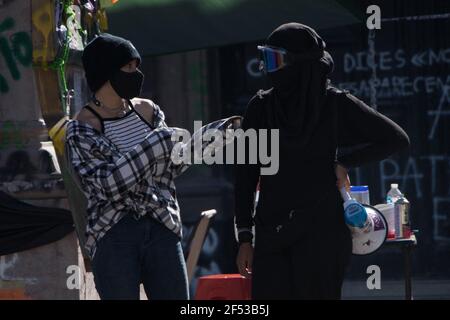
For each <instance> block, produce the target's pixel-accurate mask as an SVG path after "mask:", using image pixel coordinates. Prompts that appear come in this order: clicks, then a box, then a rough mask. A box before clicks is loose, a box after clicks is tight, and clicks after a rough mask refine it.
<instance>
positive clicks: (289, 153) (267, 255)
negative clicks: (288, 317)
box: [235, 23, 409, 299]
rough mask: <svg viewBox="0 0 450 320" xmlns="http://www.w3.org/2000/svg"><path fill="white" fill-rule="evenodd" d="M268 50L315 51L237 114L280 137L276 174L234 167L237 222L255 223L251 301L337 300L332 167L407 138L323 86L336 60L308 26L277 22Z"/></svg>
mask: <svg viewBox="0 0 450 320" xmlns="http://www.w3.org/2000/svg"><path fill="white" fill-rule="evenodd" d="M266 45H270V46H272V47H280V48H284V49H286V50H287V51H289V52H293V53H301V54H303V53H311V52H313V53H315V52H317V51H319V52H321V53H322V54H321V57H320V58H314V59H302V60H300V61H297V62H296V63H295V64H294V65H289V66H287V67H285V68H283V69H281V70H278V71H276V72H273V73H269V74H268V76H269V78H270V80H271V82H272V84H273V88H272V89H270V90H268V91H265V92H262V91H260V92H259V93H258V94H257V95H255V96H254V97H253V98H252V99H251V100H250V102H249V104H248V107H247V110H246V113H245V115H244V120H243V123H242V128H243V129H244V130H246V129H249V128H253V129H279V134H280V139H279V170H278V172H277V173H276V174H274V175H262V176H260V168H261V166H262V165H260V164H246V165H237V166H236V184H235V199H236V210H235V214H236V225H237V227H238V229H241V228H242V229H248V228H251V227H252V226H253V225H255V253H254V261H253V275H252V282H253V286H252V288H253V298H254V299H338V298H340V295H341V286H342V281H343V277H344V271H345V268H346V266H347V264H348V262H349V258H350V255H351V246H352V244H351V236H350V232H349V229H348V228H347V226H346V225H345V222H344V212H343V206H342V199H341V196H340V194H339V191H338V189H337V187H336V175H335V164H336V163H337V162H339V163H340V164H342V165H343V166H345V167H347V168H350V167H356V166H360V165H362V164H365V163H368V162H372V161H379V160H381V159H384V158H386V157H388V156H390V155H391V154H393V153H394V152H396V151H398V150H400V149H403V148H404V147H406V146H408V145H409V138H408V136H407V135H406V133H405V132H404V131H403V130H402V129H401V128H400V127H399V126H398V125H397V124H395V123H394V122H393V121H391V120H390V119H388V118H387V117H385V116H384V115H382V114H380V113H378V112H377V111H375V110H373V109H372V108H370V107H369V106H367V105H366V104H365V103H364V102H362V101H361V100H359V99H357V98H356V97H354V96H352V95H351V94H349V93H347V92H343V91H340V90H338V89H336V88H333V87H332V86H330V85H329V84H328V80H327V75H328V74H329V73H330V72H331V71H332V69H333V60H332V58H331V56H330V54H329V53H328V52H326V51H325V50H324V48H325V43H324V42H323V41H322V39H321V38H320V37H319V35H318V34H317V33H316V32H315V31H314V30H313V29H311V28H309V27H307V26H305V25H302V24H298V23H289V24H285V25H282V26H281V27H279V28H278V29H276V30H275V31H274V32H273V33H272V34H271V35H270V36H269V37H268V38H267V40H266ZM313 56H314V54H313ZM349 147H350V148H349ZM344 149H347V152H345V153H344V152H342V150H344ZM268 150H270V144H269V149H268ZM258 181H260V195H259V201H258V206H257V208H256V212H255V216H254V217H252V211H253V205H254V193H255V189H256V186H257V183H258ZM239 238H240V242H248V241H250V240H251V235H249V233H248V232H247V233H246V232H240V233H239Z"/></svg>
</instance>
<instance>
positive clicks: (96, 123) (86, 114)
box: [73, 108, 102, 132]
mask: <svg viewBox="0 0 450 320" xmlns="http://www.w3.org/2000/svg"><path fill="white" fill-rule="evenodd" d="M73 119H74V120H77V121H80V122H85V123H87V124H89V125H91V126H92V127H94V128H95V129H97V130H98V131H100V132H101V130H102V125H101V123H100V120H99V119H98V118H97V117H96V116H95V115H94V114H93V113H92V112H91V111H89V110H88V109H87V108H82V109H81V110H80V111H79V112H78V113H76V114H75V116H74V117H73Z"/></svg>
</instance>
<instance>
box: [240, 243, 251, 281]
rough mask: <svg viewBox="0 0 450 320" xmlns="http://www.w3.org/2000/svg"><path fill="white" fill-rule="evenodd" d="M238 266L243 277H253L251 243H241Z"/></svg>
mask: <svg viewBox="0 0 450 320" xmlns="http://www.w3.org/2000/svg"><path fill="white" fill-rule="evenodd" d="M236 264H237V267H238V270H239V273H240V274H241V275H242V276H244V277H246V278H250V277H251V276H252V264H253V246H252V244H251V243H250V242H244V243H241V245H240V246H239V252H238V255H237V259H236Z"/></svg>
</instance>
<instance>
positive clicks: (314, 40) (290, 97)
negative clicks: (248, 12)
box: [266, 23, 333, 146]
mask: <svg viewBox="0 0 450 320" xmlns="http://www.w3.org/2000/svg"><path fill="white" fill-rule="evenodd" d="M266 44H267V45H269V46H273V47H279V48H283V49H285V50H287V51H289V52H292V53H297V54H308V53H313V52H316V53H317V52H320V54H319V56H320V58H310V59H309V58H306V59H299V60H296V61H294V63H292V64H291V65H288V66H286V67H284V68H283V69H280V70H278V71H275V72H272V73H268V77H269V79H270V81H271V83H272V85H273V88H274V89H273V95H272V97H271V103H269V104H268V108H269V109H268V110H267V111H268V123H269V126H270V127H271V128H278V129H280V137H281V138H282V139H283V138H284V139H285V140H289V141H290V142H293V143H295V144H296V145H297V146H305V145H306V144H307V143H308V141H309V140H310V137H311V135H312V133H313V131H314V129H315V128H316V126H317V124H318V122H319V119H320V115H321V112H322V107H323V105H324V102H325V98H326V86H327V75H328V74H329V73H330V72H331V71H332V69H333V60H332V58H331V56H330V54H329V53H328V52H326V51H325V50H324V48H325V42H323V40H322V39H321V38H320V36H319V35H318V34H317V33H316V32H315V31H314V30H313V29H311V28H310V27H308V26H305V25H302V24H299V23H288V24H284V25H282V26H280V27H279V28H277V29H276V30H275V31H274V32H272V34H270V36H269V37H268V38H267V40H266ZM316 56H317V54H316ZM280 142H282V141H280Z"/></svg>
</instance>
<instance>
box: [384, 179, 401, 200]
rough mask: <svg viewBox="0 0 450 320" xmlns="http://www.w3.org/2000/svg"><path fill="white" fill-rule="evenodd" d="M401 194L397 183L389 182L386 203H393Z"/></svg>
mask: <svg viewBox="0 0 450 320" xmlns="http://www.w3.org/2000/svg"><path fill="white" fill-rule="evenodd" d="M402 196H403V194H402V192H401V191H400V189H399V188H398V184H397V183H392V184H391V190H389V192H388V193H387V196H386V203H395V202H396V201H397V200H398V199H400V198H401V197H402Z"/></svg>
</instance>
